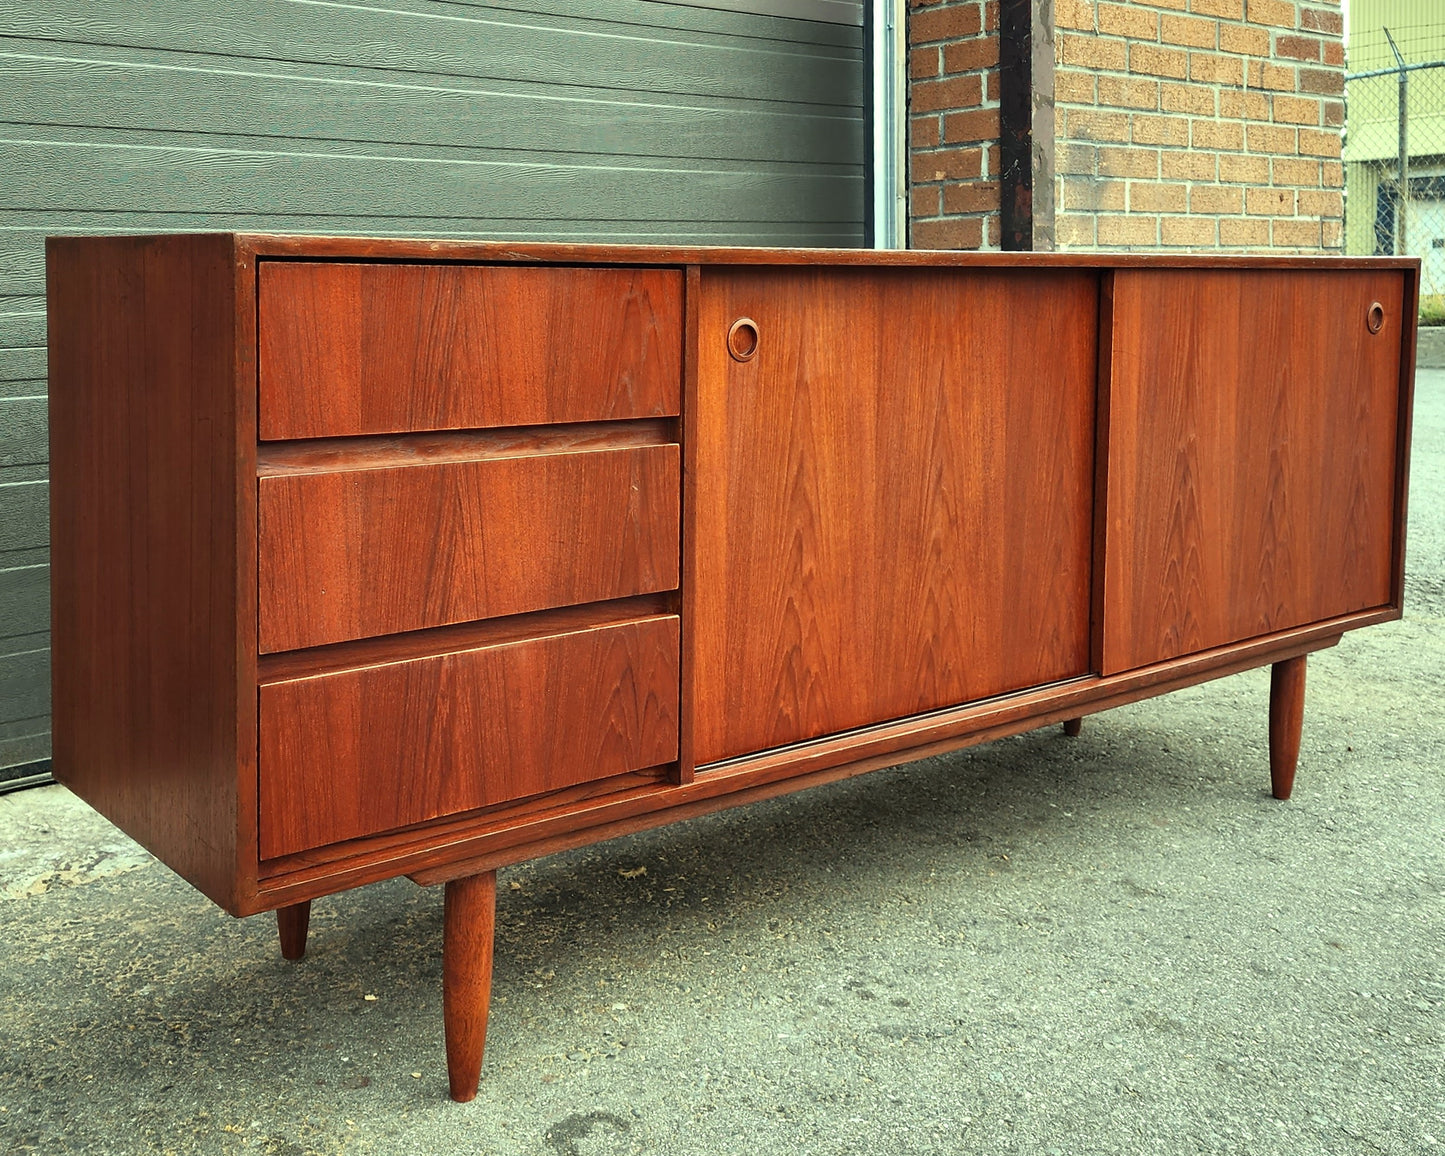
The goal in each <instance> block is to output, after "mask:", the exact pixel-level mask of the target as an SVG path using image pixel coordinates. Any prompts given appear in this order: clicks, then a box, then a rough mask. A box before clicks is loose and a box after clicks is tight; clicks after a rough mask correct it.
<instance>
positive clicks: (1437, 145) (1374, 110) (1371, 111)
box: [1344, 28, 1445, 323]
mask: <svg viewBox="0 0 1445 1156" xmlns="http://www.w3.org/2000/svg"><path fill="white" fill-rule="evenodd" d="M1411 31H1412V30H1410V29H1402V30H1399V33H1398V34H1393V35H1392V33H1391V31H1390V30H1388V29H1385V28H1380V29H1378V30H1375V31H1374V32H1371V33H1366V34H1364V35H1361V34H1358V33H1352V34H1351V37H1350V65H1351V69H1352V71H1350V72H1349V73H1348V74H1347V75H1346V77H1345V149H1344V161H1345V252H1347V253H1357V254H1389V253H1409V254H1411V255H1413V256H1417V257H1419V258H1420V259H1421V266H1422V272H1421V284H1420V313H1421V317H1422V319H1423V320H1426V321H1434V322H1437V323H1439V322H1442V321H1445V59H1442V58H1441V57H1442V56H1445V54H1442V53H1441V51H1440V40H1439V32H1438V30H1437V29H1428V30H1424V32H1425V35H1418V34H1417V35H1414V36H1412V35H1410V32H1411ZM1424 40H1428V41H1429V43H1428V49H1429V50H1431V51H1432V52H1433V54H1434V56H1435V58H1434V59H1431V58H1425V59H1421V58H1419V50H1420V49H1422V48H1426V47H1427V45H1426V44H1425V43H1422V41H1424ZM1382 57H1384V58H1385V59H1386V63H1383V64H1381V65H1380V66H1378V67H1372V68H1361V69H1358V70H1355V66H1356V64H1357V62H1361V61H1363V62H1364V63H1375V62H1377V61H1380V60H1381V58H1382ZM1412 57H1413V58H1412Z"/></svg>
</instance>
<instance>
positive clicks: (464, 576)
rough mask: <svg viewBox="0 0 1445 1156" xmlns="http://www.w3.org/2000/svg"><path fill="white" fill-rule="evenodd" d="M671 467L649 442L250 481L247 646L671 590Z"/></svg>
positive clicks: (339, 637) (671, 456)
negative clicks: (250, 636) (253, 489)
mask: <svg viewBox="0 0 1445 1156" xmlns="http://www.w3.org/2000/svg"><path fill="white" fill-rule="evenodd" d="M679 469H680V461H679V451H678V448H677V446H676V445H661V446H641V447H635V448H631V449H609V448H593V449H574V450H572V451H571V452H563V453H545V454H525V453H524V454H519V455H517V456H500V457H488V458H483V459H480V460H474V461H443V462H438V463H436V464H429V465H418V466H396V467H392V468H385V467H382V468H367V469H357V470H333V471H332V472H327V473H318V472H314V471H311V470H306V471H304V472H301V473H297V474H288V475H280V474H271V475H268V476H265V477H262V478H261V479H260V481H259V484H258V490H259V515H260V589H261V613H260V645H261V650H262V651H263V652H271V651H278V650H292V649H296V648H298V647H306V646H320V645H323V644H326V643H333V642H341V641H343V640H346V639H352V638H363V637H367V636H369V635H377V634H392V633H396V632H398V631H404V630H420V629H423V628H426V627H432V626H443V625H446V624H448V623H454V622H465V621H468V620H472V619H478V618H490V617H494V616H498V615H505V614H519V613H522V612H524V611H529V610H540V609H543V608H546V607H551V606H565V605H570V604H573V603H579V602H595V601H601V600H603V599H609V598H622V597H626V596H628V595H632V594H646V593H651V592H654V591H659V590H671V589H674V588H675V587H676V586H677V583H678V522H679V518H680V511H679V505H680V502H681V496H680V487H681V481H680V477H679Z"/></svg>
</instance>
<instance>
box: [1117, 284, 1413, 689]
mask: <svg viewBox="0 0 1445 1156" xmlns="http://www.w3.org/2000/svg"><path fill="white" fill-rule="evenodd" d="M1404 288H1405V275H1404V273H1403V272H1402V271H1400V270H1378V271H1375V270H1358V271H1355V270H1331V271H1328V272H1326V271H1323V270H1320V271H1314V270H1303V269H1281V270H1262V269H1247V270H1246V269H1241V270H1205V269H1189V270H1180V269H1133V270H1120V271H1119V272H1118V273H1117V274H1115V276H1114V293H1113V310H1112V314H1113V322H1112V342H1111V357H1110V361H1111V365H1112V373H1111V384H1110V399H1109V413H1110V423H1109V446H1110V449H1109V470H1108V499H1107V510H1108V514H1107V538H1106V545H1105V585H1104V614H1103V620H1104V652H1103V673H1105V674H1111V673H1114V672H1116V671H1122V670H1131V669H1133V668H1135V667H1139V666H1146V665H1148V664H1149V663H1153V662H1161V661H1164V660H1166V659H1169V658H1173V657H1175V656H1177V655H1182V654H1191V653H1195V652H1198V651H1201V650H1208V649H1210V648H1211V647H1215V646H1221V645H1224V644H1225V643H1229V642H1235V641H1239V640H1243V639H1249V638H1255V637H1257V636H1259V635H1263V634H1269V633H1272V632H1274V631H1278V630H1286V629H1289V628H1290V627H1294V626H1300V625H1303V624H1305V623H1310V622H1317V621H1320V620H1322V619H1326V618H1333V617H1336V616H1339V615H1343V614H1349V613H1351V612H1353V611H1357V610H1367V609H1370V608H1374V607H1380V606H1384V605H1386V604H1387V603H1389V602H1390V601H1391V599H1392V597H1393V593H1392V589H1393V576H1394V573H1395V557H1394V539H1395V523H1396V509H1395V492H1396V484H1395V478H1396V449H1397V445H1396V441H1397V426H1398V423H1399V419H1400V348H1401V343H1400V337H1401V333H1400V326H1401V323H1402V321H1403V320H1404V319H1405V318H1404V308H1405V292H1404Z"/></svg>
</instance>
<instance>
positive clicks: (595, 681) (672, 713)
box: [260, 614, 679, 859]
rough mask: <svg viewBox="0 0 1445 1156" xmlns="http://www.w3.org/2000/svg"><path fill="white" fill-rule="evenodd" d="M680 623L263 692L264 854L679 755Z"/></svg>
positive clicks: (662, 617) (544, 640) (590, 631)
mask: <svg viewBox="0 0 1445 1156" xmlns="http://www.w3.org/2000/svg"><path fill="white" fill-rule="evenodd" d="M678 669H679V664H678V618H677V616H676V615H674V614H658V615H654V616H651V617H647V618H642V619H636V620H630V621H623V622H612V623H606V624H603V625H591V626H583V627H579V628H575V629H572V630H569V631H566V632H563V633H557V634H551V635H546V636H542V637H535V638H525V639H521V640H509V641H504V642H498V643H493V644H490V645H481V646H477V647H475V648H472V649H467V650H461V651H452V652H449V653H443V654H435V655H429V656H425V657H419V658H413V659H409V660H405V661H394V662H389V663H384V664H377V665H370V666H365V667H361V668H358V669H351V670H341V671H337V672H334V673H326V674H316V675H310V676H306V677H300V678H294V679H289V680H287V681H282V682H274V683H269V684H263V685H262V686H261V692H260V736H261V737H260V784H261V794H260V847H261V856H262V858H264V859H270V858H274V857H276V856H278V855H286V854H290V853H291V852H294V851H304V850H307V849H309V848H312V847H319V846H321V845H323V844H326V843H336V842H340V841H341V840H343V839H353V838H357V837H359V836H362V835H369V834H375V833H377V832H380V831H386V830H392V829H394V828H397V827H405V826H409V825H411V824H413V823H422V822H425V821H426V820H428V819H435V818H438V817H440V816H443V815H452V814H456V813H457V812H459V811H467V810H471V809H472V808H475V807H487V806H491V805H493V804H495V803H504V802H507V801H508V800H511V799H520V798H524V797H526V796H528V795H535V794H539V793H541V792H543V791H554V790H557V789H559V788H562V787H570V786H574V785H575V784H577V783H585V782H591V781H593V780H595V779H605V778H608V777H610V776H612V775H621V774H626V773H627V772H628V771H636V770H641V769H643V768H645V767H654V766H658V765H660V764H663V763H668V762H671V761H673V760H675V759H676V758H677V730H678V726H677V711H678Z"/></svg>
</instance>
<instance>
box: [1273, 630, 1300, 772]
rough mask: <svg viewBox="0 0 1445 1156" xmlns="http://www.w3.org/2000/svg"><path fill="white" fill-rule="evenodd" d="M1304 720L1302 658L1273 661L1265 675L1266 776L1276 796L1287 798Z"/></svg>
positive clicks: (1297, 757) (1297, 758)
mask: <svg viewBox="0 0 1445 1156" xmlns="http://www.w3.org/2000/svg"><path fill="white" fill-rule="evenodd" d="M1304 721H1305V659H1304V656H1303V655H1301V656H1300V657H1299V658H1287V659H1285V660H1284V661H1283V662H1276V663H1275V664H1274V667H1273V668H1272V669H1271V670H1270V675H1269V779H1270V784H1271V786H1272V787H1273V788H1274V797H1275V798H1276V799H1288V798H1289V793H1290V791H1292V790H1293V789H1294V768H1295V763H1297V762H1298V761H1299V740H1300V731H1301V729H1302V728H1303V726H1304Z"/></svg>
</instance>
